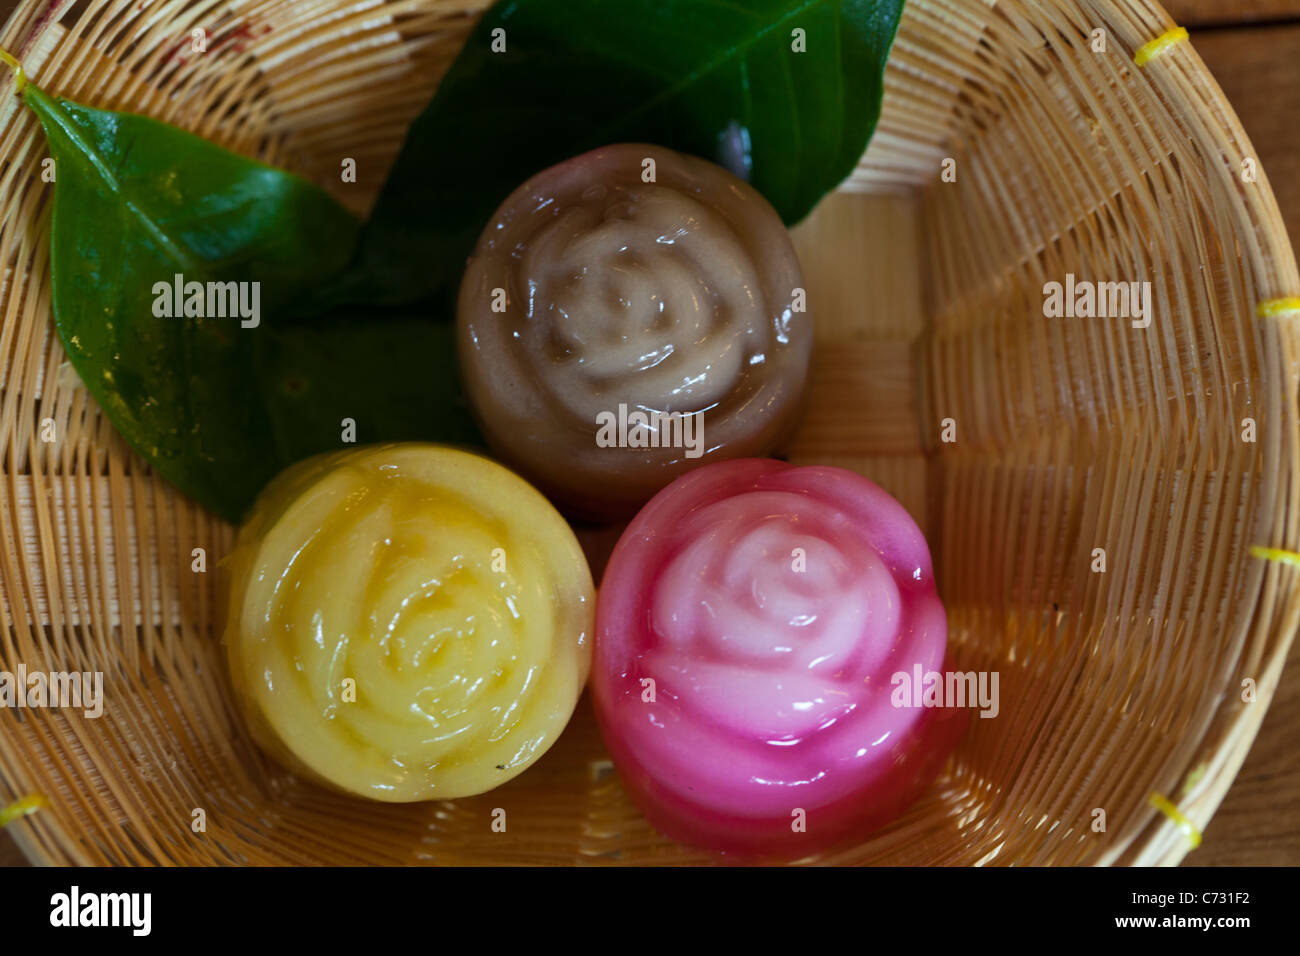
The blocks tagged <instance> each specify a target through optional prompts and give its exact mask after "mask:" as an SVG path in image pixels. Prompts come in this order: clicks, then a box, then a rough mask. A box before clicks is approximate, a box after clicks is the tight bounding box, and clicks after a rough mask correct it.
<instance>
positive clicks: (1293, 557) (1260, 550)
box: [1250, 544, 1300, 568]
mask: <svg viewBox="0 0 1300 956" xmlns="http://www.w3.org/2000/svg"><path fill="white" fill-rule="evenodd" d="M1250 556H1251V557H1252V558H1263V559H1264V560H1265V561H1276V562H1278V563H1279V564H1289V565H1291V566H1292V567H1295V568H1300V553H1297V552H1295V551H1287V550H1286V549H1285V548H1266V547H1264V546H1263V545H1259V544H1252V545H1251V546H1250Z"/></svg>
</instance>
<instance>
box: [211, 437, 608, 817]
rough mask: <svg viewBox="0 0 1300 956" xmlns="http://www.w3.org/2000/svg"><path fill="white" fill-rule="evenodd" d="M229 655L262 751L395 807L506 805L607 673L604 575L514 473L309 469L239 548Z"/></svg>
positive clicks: (260, 510) (427, 464)
mask: <svg viewBox="0 0 1300 956" xmlns="http://www.w3.org/2000/svg"><path fill="white" fill-rule="evenodd" d="M227 565H228V567H229V569H230V578H229V588H230V594H229V601H228V603H227V607H226V610H227V620H226V624H225V643H226V647H227V653H228V659H229V664H230V670H231V675H232V680H233V683H234V687H235V693H236V697H237V699H238V701H239V705H240V708H241V710H242V712H243V713H244V715H245V717H246V719H247V721H248V724H249V728H250V730H251V731H252V733H253V735H254V737H255V739H256V740H257V741H258V743H259V744H261V745H262V747H264V748H265V749H266V750H268V751H269V752H270V753H272V754H273V755H275V756H276V757H277V759H279V760H280V761H281V762H282V763H284V764H285V765H286V766H288V767H290V768H291V769H293V770H295V771H297V772H299V773H301V774H303V775H305V776H308V777H310V778H313V779H315V780H317V781H319V782H322V783H325V784H328V785H332V786H334V787H336V788H338V789H341V790H344V791H347V792H349V793H354V794H358V795H361V796H366V797H371V798H373V799H376V800H385V801H393V802H401V801H413V800H430V799H452V798H455V797H463V796H469V795H471V794H475V793H481V792H483V791H485V790H489V789H491V788H492V787H495V786H497V785H498V784H501V783H504V782H505V781H506V780H509V779H510V778H511V777H514V776H516V775H517V774H519V773H521V772H522V771H523V770H524V769H526V768H527V767H528V766H529V765H530V764H532V763H533V761H535V760H536V759H537V758H538V757H540V756H541V755H542V754H543V753H545V752H546V750H547V748H548V747H550V746H551V744H553V743H554V742H555V740H556V738H557V737H558V736H559V735H560V732H561V731H562V730H563V729H564V726H565V724H566V723H567V722H568V720H569V717H570V715H571V714H572V713H573V708H574V705H575V704H576V703H577V700H578V695H579V694H580V693H581V692H582V687H583V684H584V683H585V681H586V679H587V673H588V670H589V668H590V663H591V634H592V626H593V613H594V611H593V609H594V593H593V588H592V581H591V571H590V569H589V568H588V566H587V562H586V558H585V557H584V556H583V553H582V549H581V548H580V547H579V545H578V542H577V539H576V538H575V537H574V535H573V532H572V531H571V530H570V529H569V526H568V525H567V524H566V523H565V521H564V520H563V519H562V518H561V517H560V515H559V514H558V513H557V512H556V511H555V509H554V508H552V507H551V505H550V504H549V503H548V502H547V501H546V499H545V498H543V497H542V495H541V494H540V493H539V492H537V491H536V490H534V489H533V488H532V486H531V485H529V484H527V483H526V482H525V481H524V480H523V479H521V478H519V477H517V476H516V475H514V474H513V473H511V472H510V471H508V470H507V469H505V468H503V467H502V466H500V465H498V464H495V463H494V462H491V461H488V460H487V459H485V458H481V457H479V456H477V455H473V454H470V453H468V452H463V451H457V450H455V449H451V448H445V447H441V446H437V445H427V444H416V443H410V444H396V445H381V446H372V447H366V448H359V449H355V450H350V451H343V452H334V453H330V454H326V455H321V456H317V457H316V458H312V459H308V460H307V461H304V462H302V463H300V464H298V465H295V466H294V467H292V468H290V469H289V470H287V471H286V472H284V473H283V474H282V475H280V476H279V477H278V478H276V479H275V481H273V482H272V483H271V484H270V485H269V486H268V487H267V488H266V490H265V491H264V492H263V493H262V495H261V497H259V498H258V500H257V502H256V504H255V505H254V507H253V509H252V511H251V513H250V515H249V517H248V519H247V521H246V522H245V524H244V526H243V527H242V528H241V530H240V532H239V536H238V539H237V541H236V544H235V549H234V552H233V553H232V555H231V557H230V558H229V560H228V562H227Z"/></svg>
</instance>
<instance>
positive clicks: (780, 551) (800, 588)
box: [592, 459, 964, 857]
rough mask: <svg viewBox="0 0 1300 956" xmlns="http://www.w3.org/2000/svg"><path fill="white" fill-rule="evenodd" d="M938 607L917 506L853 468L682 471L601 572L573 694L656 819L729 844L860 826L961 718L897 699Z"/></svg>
mask: <svg viewBox="0 0 1300 956" xmlns="http://www.w3.org/2000/svg"><path fill="white" fill-rule="evenodd" d="M946 643H947V621H946V617H945V615H944V610H943V606H942V604H941V603H940V601H939V598H938V596H937V595H936V593H935V585H934V580H933V577H932V572H931V565H930V553H929V550H928V548H927V547H926V543H925V539H924V537H923V536H922V534H921V532H920V530H919V529H918V528H917V526H916V523H915V522H914V521H913V520H912V518H911V517H910V516H909V515H908V514H907V512H906V511H905V510H904V509H903V507H902V506H901V505H900V504H899V503H898V502H897V501H895V500H894V499H893V498H891V497H890V496H889V495H888V494H886V493H885V492H884V491H882V490H881V489H880V488H879V487H877V486H876V485H874V484H873V483H871V482H870V481H868V480H867V479H865V478H863V477H862V476H860V475H857V474H855V473H853V472H849V471H845V470H843V469H840V468H829V467H795V466H791V465H788V464H784V463H782V462H778V461H771V460H759V459H748V460H740V461H730V462H720V463H717V464H713V465H707V466H705V467H703V468H700V469H697V470H695V471H692V472H691V473H690V474H687V475H685V476H683V477H681V478H679V479H677V481H675V482H674V483H673V484H671V485H669V486H668V487H667V488H665V489H664V490H663V491H661V492H660V493H659V494H658V495H657V496H656V497H655V498H654V499H653V500H652V501H651V502H650V503H649V504H648V505H646V507H645V508H644V509H642V511H641V513H640V514H638V515H637V517H636V518H635V520H634V521H633V522H632V523H631V525H629V526H628V528H627V530H626V532H625V533H624V534H623V537H622V538H621V539H620V540H619V543H618V545H617V546H616V547H615V549H614V553H613V555H612V556H611V558H610V562H609V566H608V568H607V569H606V571H605V576H604V579H603V580H602V582H601V589H600V600H599V602H598V606H597V612H596V651H595V662H594V667H593V672H592V693H593V698H594V701H595V705H596V714H597V717H598V719H599V721H600V725H601V729H602V732H603V734H604V737H605V741H606V743H607V745H608V746H609V749H610V751H611V753H612V755H613V757H614V762H615V765H616V766H617V767H618V771H619V774H620V776H621V778H622V780H623V782H624V785H625V787H626V788H627V789H628V792H629V793H630V795H631V796H632V798H633V800H634V801H635V802H636V803H637V805H638V806H639V807H640V808H641V810H642V811H643V812H644V813H645V814H646V816H647V817H648V818H649V819H650V821H651V823H653V824H654V825H655V826H656V827H657V828H658V829H659V830H660V831H662V832H663V833H665V834H666V835H668V836H670V837H673V838H675V839H678V840H681V841H683V842H687V843H693V844H697V845H700V846H705V847H709V848H712V849H716V850H723V851H734V852H737V853H740V854H745V855H762V856H778V855H779V856H786V857H791V856H803V855H806V854H809V853H814V852H817V851H820V850H824V849H826V848H827V847H829V846H831V845H833V844H835V843H838V842H840V841H842V840H848V839H852V838H854V837H858V836H861V835H862V834H864V833H866V832H868V831H869V830H871V829H873V828H875V827H877V826H879V825H880V824H882V823H885V822H887V821H888V820H889V819H890V818H892V817H894V816H896V815H897V814H898V813H900V812H901V811H902V810H903V809H905V807H906V806H907V804H908V803H910V802H911V801H912V800H913V799H914V798H915V797H916V796H917V795H918V794H919V792H920V791H921V790H922V789H923V788H924V787H925V786H926V785H927V784H928V783H929V782H930V781H931V779H932V778H933V777H934V775H935V774H936V773H937V771H938V770H939V769H940V767H941V766H942V763H943V762H944V760H945V759H946V757H947V754H948V752H949V750H950V749H951V745H952V744H953V743H954V742H955V738H956V736H957V735H958V734H959V733H960V729H961V727H962V726H964V722H963V721H962V720H961V719H959V718H958V716H957V712H955V711H943V710H936V709H925V708H918V707H896V706H894V704H893V702H892V701H891V691H893V690H894V688H893V687H892V686H891V678H892V675H894V674H896V673H899V672H906V673H907V674H908V675H909V676H910V675H912V674H913V672H914V668H915V667H916V666H917V665H919V666H920V668H921V670H922V672H929V671H937V670H939V669H940V668H941V667H942V665H943V663H944V654H945V646H946Z"/></svg>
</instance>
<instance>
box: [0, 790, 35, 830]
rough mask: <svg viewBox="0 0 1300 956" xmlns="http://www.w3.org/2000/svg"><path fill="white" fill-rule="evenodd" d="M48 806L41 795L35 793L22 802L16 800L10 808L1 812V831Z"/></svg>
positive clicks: (24, 798)
mask: <svg viewBox="0 0 1300 956" xmlns="http://www.w3.org/2000/svg"><path fill="white" fill-rule="evenodd" d="M44 806H46V800H45V798H44V797H42V796H41V795H40V794H39V793H33V794H31V795H30V796H27V797H23V798H22V799H21V800H15V801H14V802H13V803H11V804H9V806H7V807H5V808H4V809H2V810H0V829H3V828H4V827H7V826H8V825H9V824H11V823H13V822H14V821H15V820H17V819H18V818H19V817H25V816H27V814H29V813H35V812H36V811H37V810H39V809H41V808H42V807H44Z"/></svg>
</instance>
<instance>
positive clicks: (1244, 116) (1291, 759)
mask: <svg viewBox="0 0 1300 956" xmlns="http://www.w3.org/2000/svg"><path fill="white" fill-rule="evenodd" d="M12 7H13V3H12V2H10V0H0V22H2V21H3V20H4V19H7V18H8V15H9V11H10V9H11V8H12ZM1165 8H1166V9H1167V10H1168V11H1169V13H1170V15H1171V16H1172V17H1173V19H1174V20H1175V21H1176V22H1177V23H1180V24H1182V25H1183V26H1186V27H1188V28H1189V29H1191V31H1192V43H1193V45H1194V46H1195V47H1196V50H1197V51H1198V52H1199V53H1200V55H1201V58H1202V59H1204V60H1205V62H1206V64H1207V65H1208V66H1209V68H1210V70H1211V71H1212V72H1213V73H1214V76H1215V77H1216V78H1217V79H1218V81H1219V84H1220V85H1221V86H1222V87H1223V90H1224V92H1225V93H1226V94H1227V96H1228V99H1229V101H1230V102H1231V103H1232V104H1233V106H1234V107H1235V108H1236V110H1237V114H1238V115H1239V116H1240V117H1241V121H1242V123H1243V124H1244V125H1245V127H1246V132H1247V133H1248V134H1249V135H1250V138H1251V141H1252V142H1253V143H1254V145H1255V148H1256V149H1257V150H1258V152H1259V158H1260V162H1261V165H1262V166H1263V168H1264V170H1265V171H1266V172H1267V174H1268V178H1269V181H1270V182H1271V183H1272V186H1273V190H1274V192H1275V193H1276V194H1277V200H1278V204H1279V205H1280V206H1281V208H1282V214H1283V215H1284V216H1285V218H1286V222H1287V228H1288V230H1289V231H1290V234H1291V240H1292V242H1293V243H1296V244H1297V245H1298V246H1300V0H1168V2H1167V3H1166V4H1165ZM1298 739H1300V641H1296V643H1295V645H1294V646H1293V647H1292V649H1291V656H1290V658H1289V660H1288V662H1287V666H1286V670H1285V672H1284V673H1283V676H1282V684H1281V686H1280V687H1279V689H1278V691H1277V693H1276V695H1275V697H1274V699H1273V704H1272V706H1271V707H1270V708H1269V712H1268V715H1267V717H1265V719H1264V725H1263V727H1262V729H1261V730H1260V733H1259V737H1258V738H1257V739H1256V741H1255V746H1254V748H1253V749H1252V750H1251V752H1250V756H1249V757H1247V759H1246V763H1245V764H1244V765H1243V766H1242V768H1241V772H1240V774H1238V776H1237V780H1236V782H1235V783H1234V784H1233V786H1232V789H1231V790H1230V791H1229V792H1228V796H1227V797H1226V798H1225V799H1224V801H1223V804H1222V805H1221V806H1220V807H1219V810H1218V812H1217V813H1216V814H1215V816H1214V819H1213V820H1212V821H1211V823H1210V826H1209V828H1208V829H1207V830H1206V832H1205V836H1204V840H1203V842H1202V844H1201V847H1200V849H1198V850H1196V851H1195V852H1193V853H1191V854H1189V855H1188V857H1187V860H1186V863H1185V865H1196V866H1231V865H1250V864H1262V865H1291V866H1295V865H1300V748H1297V747H1296V742H1297V740H1298ZM24 864H25V861H24V859H23V857H22V854H21V853H20V852H19V851H18V848H17V847H16V846H15V845H14V843H13V840H12V839H11V838H9V837H8V836H6V835H5V834H3V833H0V866H21V865H24Z"/></svg>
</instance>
